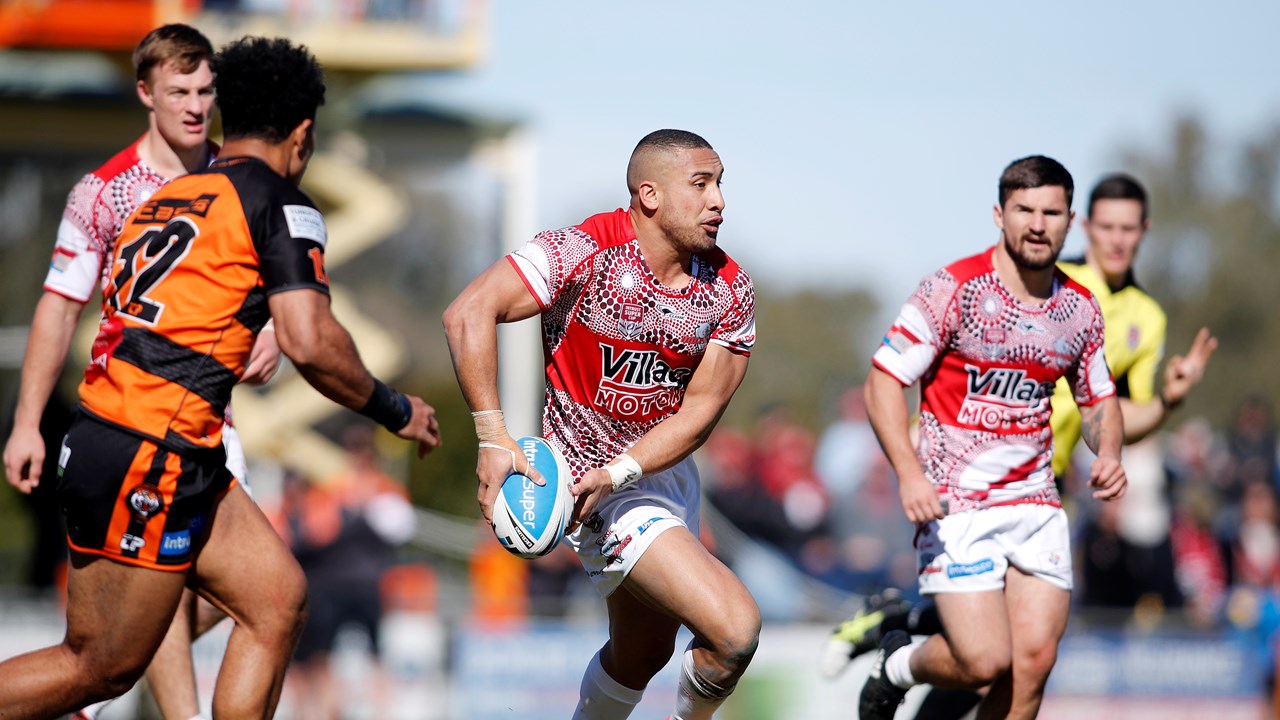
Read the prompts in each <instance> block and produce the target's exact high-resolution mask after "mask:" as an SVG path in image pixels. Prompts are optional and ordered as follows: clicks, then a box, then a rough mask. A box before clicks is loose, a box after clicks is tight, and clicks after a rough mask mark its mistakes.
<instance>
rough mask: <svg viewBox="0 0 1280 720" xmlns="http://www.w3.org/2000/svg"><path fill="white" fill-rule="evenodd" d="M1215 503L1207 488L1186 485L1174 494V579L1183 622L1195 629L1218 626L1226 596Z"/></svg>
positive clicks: (1172, 530) (1211, 491)
mask: <svg viewBox="0 0 1280 720" xmlns="http://www.w3.org/2000/svg"><path fill="white" fill-rule="evenodd" d="M1217 511H1218V501H1217V497H1216V495H1215V494H1214V490H1213V488H1212V487H1211V486H1209V485H1207V484H1203V483H1196V484H1189V485H1187V486H1186V487H1185V488H1183V489H1181V490H1180V491H1179V493H1178V502H1177V506H1176V510H1175V512H1174V516H1173V526H1172V528H1171V530H1170V537H1169V539H1170V543H1171V545H1172V547H1173V566H1174V576H1175V577H1176V578H1177V582H1178V588H1179V590H1180V591H1181V593H1182V596H1183V598H1184V603H1183V607H1184V608H1185V609H1186V613H1187V619H1188V620H1189V621H1190V622H1191V623H1192V624H1193V625H1196V626H1198V627H1211V626H1213V625H1216V624H1217V623H1218V620H1219V618H1220V616H1221V613H1222V608H1223V604H1224V603H1225V601H1226V597H1227V567H1226V562H1225V560H1224V558H1223V556H1222V551H1221V548H1220V547H1219V543H1218V539H1217V536H1216V535H1215V534H1214V532H1213V523H1214V518H1215V516H1216V514H1217Z"/></svg>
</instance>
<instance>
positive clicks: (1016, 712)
mask: <svg viewBox="0 0 1280 720" xmlns="http://www.w3.org/2000/svg"><path fill="white" fill-rule="evenodd" d="M1005 601H1006V605H1007V607H1008V611H1009V625H1010V629H1011V631H1012V663H1013V672H1011V673H1007V674H1006V675H1005V676H1003V677H1001V678H1000V679H999V680H998V681H997V682H996V683H995V684H994V685H993V686H992V687H991V690H990V691H989V692H988V693H987V697H986V699H985V700H984V701H983V703H982V705H981V706H980V707H979V709H978V717H979V718H1005V717H1008V718H1034V717H1035V716H1036V715H1037V714H1038V713H1039V712H1040V701H1041V700H1042V699H1043V698H1044V686H1045V683H1046V682H1047V681H1048V679H1049V673H1050V671H1052V670H1053V665H1054V663H1055V662H1057V659H1058V642H1059V641H1060V640H1062V635H1063V633H1065V632H1066V629H1067V616H1068V614H1069V611H1070V606H1071V593H1070V592H1069V591H1067V590H1064V589H1063V588H1061V587H1058V586H1056V585H1053V584H1051V583H1048V582H1045V581H1044V580H1042V579H1040V578H1038V577H1035V576H1032V575H1028V574H1026V573H1023V572H1021V571H1020V570H1018V569H1017V568H1013V567H1011V568H1009V572H1008V575H1007V576H1006V577H1005Z"/></svg>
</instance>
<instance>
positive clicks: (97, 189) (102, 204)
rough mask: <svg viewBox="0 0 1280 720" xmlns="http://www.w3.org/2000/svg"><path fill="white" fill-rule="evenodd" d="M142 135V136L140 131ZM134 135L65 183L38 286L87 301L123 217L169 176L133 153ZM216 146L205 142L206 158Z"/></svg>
mask: <svg viewBox="0 0 1280 720" xmlns="http://www.w3.org/2000/svg"><path fill="white" fill-rule="evenodd" d="M143 137H146V136H145V135H144V136H143ZM140 142H142V138H138V139H137V140H135V141H134V143H133V144H132V145H130V146H129V147H127V148H125V149H124V150H121V151H120V152H119V153H117V154H116V156H115V157H113V158H111V159H110V160H108V161H107V162H106V163H104V164H103V165H102V167H100V168H98V169H97V170H94V171H93V172H91V173H89V174H88V175H85V176H84V177H83V178H81V179H80V182H78V183H76V185H75V187H73V188H71V192H70V193H69V194H68V195H67V206H66V209H64V210H63V212H62V222H61V223H60V224H59V226H58V240H57V243H56V245H55V246H54V248H53V260H52V261H51V262H50V263H49V274H48V275H47V276H45V280H44V289H45V290H48V291H50V292H55V293H58V294H59V295H63V296H65V297H68V298H70V299H72V300H76V301H78V302H87V301H88V300H89V298H90V297H91V296H92V295H93V291H94V289H96V288H101V287H102V286H103V285H104V283H105V282H106V279H107V278H106V271H107V268H106V263H105V259H106V258H107V257H109V256H110V255H111V251H112V250H113V249H114V247H115V241H116V237H117V236H119V235H120V231H121V230H122V229H123V228H124V221H125V220H126V219H127V218H128V217H129V215H131V214H132V213H133V211H134V210H135V209H137V207H138V206H139V205H141V204H142V203H144V202H146V201H147V200H148V199H150V197H151V196H152V195H154V194H155V192H156V190H159V189H160V186H161V185H164V184H165V183H167V182H169V180H170V178H166V177H164V176H162V175H160V174H159V173H157V172H156V171H155V170H154V169H153V168H152V167H151V166H150V165H148V164H147V163H146V162H144V161H143V160H142V158H141V157H140V156H139V155H138V143H140ZM216 152H217V146H216V145H214V144H213V143H210V144H209V155H210V159H212V157H213V155H215V154H216Z"/></svg>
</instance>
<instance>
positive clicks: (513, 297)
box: [444, 258, 543, 522]
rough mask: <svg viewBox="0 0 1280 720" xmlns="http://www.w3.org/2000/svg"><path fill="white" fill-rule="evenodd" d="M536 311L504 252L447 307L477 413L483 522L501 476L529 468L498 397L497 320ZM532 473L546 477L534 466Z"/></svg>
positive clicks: (457, 369)
mask: <svg viewBox="0 0 1280 720" xmlns="http://www.w3.org/2000/svg"><path fill="white" fill-rule="evenodd" d="M538 311H539V308H538V301H537V300H536V299H534V297H533V295H531V294H530V293H529V290H528V289H527V288H526V287H525V286H524V283H523V282H522V281H521V280H520V276H519V275H518V274H517V273H516V271H515V268H513V267H511V263H510V262H508V261H507V259H506V258H503V259H501V260H499V261H497V262H495V263H494V264H493V265H491V266H489V269H487V270H485V271H484V272H483V273H481V274H480V276H479V277H477V278H476V279H475V280H473V281H471V284H470V285H468V286H467V287H466V289H464V290H463V291H462V294H460V295H458V297H457V298H455V299H454V301H453V302H452V303H450V304H449V307H448V308H447V309H446V310H445V312H444V328H445V336H446V337H447V338H448V341H449V355H450V357H451V358H452V359H453V371H454V374H456V375H457V376H458V386H459V387H461V388H462V397H463V398H464V399H465V400H466V401H467V406H468V407H470V408H471V412H472V413H473V414H474V417H475V420H476V435H477V437H478V438H479V440H480V442H481V447H480V450H479V453H478V456H477V459H476V478H477V479H478V481H479V485H478V486H477V488H476V500H477V502H479V503H480V513H481V514H482V515H483V516H484V519H485V522H491V521H492V519H493V502H494V500H495V499H496V498H497V496H498V490H499V489H500V488H501V487H502V481H503V480H505V479H506V477H507V476H508V475H510V474H511V473H512V472H525V471H531V468H529V467H527V466H528V463H527V462H524V453H522V452H521V451H520V448H519V447H518V446H517V445H516V442H515V440H514V439H512V437H511V434H510V433H509V432H507V426H506V423H505V422H504V421H503V418H502V413H501V409H502V407H501V405H500V404H499V402H498V324H499V323H504V322H516V321H518V320H524V319H526V318H530V317H533V316H534V315H537V314H538ZM495 411H497V412H495ZM530 477H532V478H534V480H535V482H538V483H539V484H542V482H543V481H542V478H541V476H539V475H537V473H536V472H532V474H530Z"/></svg>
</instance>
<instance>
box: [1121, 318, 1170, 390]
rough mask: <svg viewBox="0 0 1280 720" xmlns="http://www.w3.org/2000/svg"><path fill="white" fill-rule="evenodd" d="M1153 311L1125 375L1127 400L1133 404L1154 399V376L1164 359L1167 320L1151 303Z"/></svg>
mask: <svg viewBox="0 0 1280 720" xmlns="http://www.w3.org/2000/svg"><path fill="white" fill-rule="evenodd" d="M1152 306H1153V310H1152V312H1150V313H1149V317H1148V319H1147V320H1146V324H1147V326H1146V327H1145V328H1143V330H1144V332H1143V333H1142V335H1143V341H1142V345H1141V346H1139V348H1138V353H1137V357H1136V358H1135V359H1134V362H1133V365H1132V366H1130V368H1129V372H1128V373H1127V378H1128V386H1129V399H1131V400H1133V401H1134V402H1139V403H1145V402H1150V401H1152V400H1154V399H1155V397H1156V374H1157V372H1158V371H1159V369H1160V361H1161V360H1163V359H1164V342H1165V332H1166V330H1167V326H1168V319H1167V318H1166V317H1165V314H1164V311H1163V310H1161V309H1160V308H1159V306H1156V305H1155V303H1154V302H1153V303H1152Z"/></svg>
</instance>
